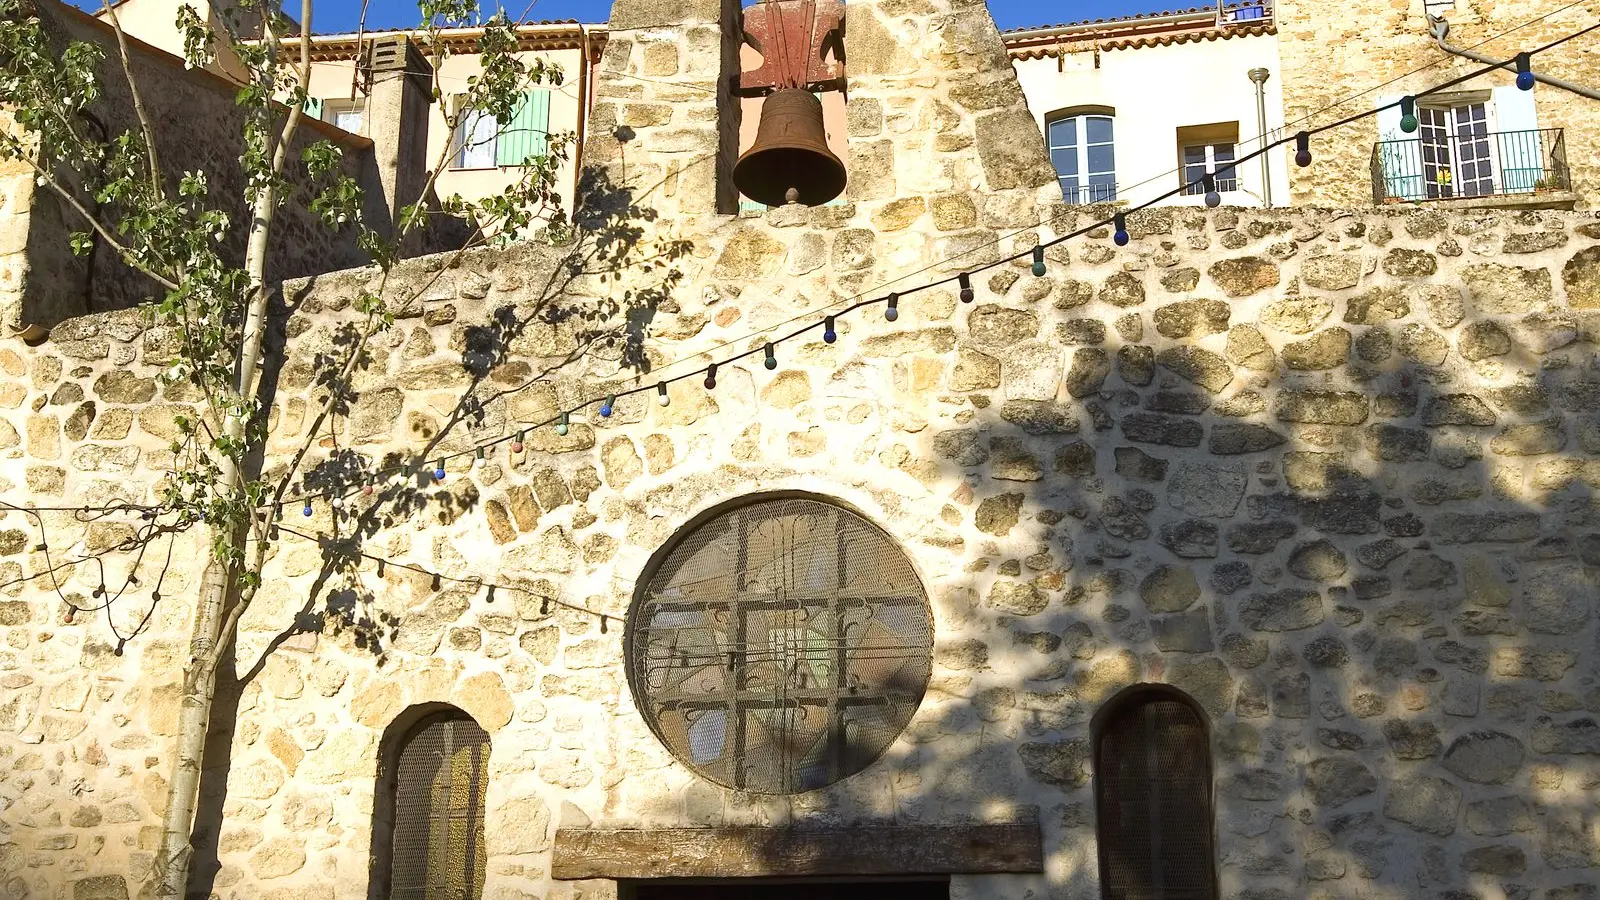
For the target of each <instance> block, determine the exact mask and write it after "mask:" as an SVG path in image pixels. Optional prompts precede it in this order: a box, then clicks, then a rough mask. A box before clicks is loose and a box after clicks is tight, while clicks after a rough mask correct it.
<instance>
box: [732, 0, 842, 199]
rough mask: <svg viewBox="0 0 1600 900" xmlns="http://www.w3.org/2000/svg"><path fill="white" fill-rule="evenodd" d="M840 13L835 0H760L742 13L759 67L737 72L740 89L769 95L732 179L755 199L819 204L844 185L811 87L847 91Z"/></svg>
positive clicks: (748, 94)
mask: <svg viewBox="0 0 1600 900" xmlns="http://www.w3.org/2000/svg"><path fill="white" fill-rule="evenodd" d="M843 19H844V5H843V4H842V3H840V2H839V0H762V2H760V3H757V4H755V5H754V6H751V7H749V8H747V9H746V10H745V11H744V37H745V40H746V41H747V42H748V43H749V44H750V45H751V46H753V47H755V49H756V50H758V51H759V52H760V53H761V65H760V66H759V67H758V68H756V69H754V70H752V71H749V72H744V73H742V74H741V75H740V76H739V93H740V95H742V96H746V97H765V98H766V100H765V102H763V103H762V104H761V122H760V124H759V125H758V126H757V128H756V139H755V143H754V144H752V145H751V146H750V149H749V150H746V151H745V152H744V153H742V154H740V156H739V160H738V161H737V162H736V163H734V165H733V183H734V185H735V186H737V187H738V188H739V192H740V193H741V194H744V195H745V196H746V197H749V198H750V199H751V200H754V201H756V202H757V203H765V204H766V205H768V206H782V205H784V204H786V203H801V204H804V205H806V206H820V205H821V204H824V203H827V202H828V201H829V200H832V199H833V198H835V197H837V196H839V194H840V193H841V192H843V191H844V185H845V170H844V163H843V162H841V161H840V160H839V157H837V156H835V155H834V154H833V151H832V150H829V149H828V138H827V133H826V132H825V131H824V130H823V127H822V101H821V100H819V99H817V97H816V94H814V93H813V92H814V91H825V90H843V89H844V72H843V67H842V66H841V65H840V63H839V58H840V56H841V55H842V53H841V49H840V48H841V46H842V44H841V42H840V39H839V38H840V32H841V29H842V22H843ZM829 50H831V51H832V56H831V58H828V59H824V54H825V53H827V52H828V51H829Z"/></svg>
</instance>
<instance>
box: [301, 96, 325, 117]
mask: <svg viewBox="0 0 1600 900" xmlns="http://www.w3.org/2000/svg"><path fill="white" fill-rule="evenodd" d="M302 108H303V109H304V110H305V114H306V115H308V116H310V117H311V118H313V119H320V118H322V101H321V100H319V99H317V98H316V97H307V98H306V105H305V106H304V107H302Z"/></svg>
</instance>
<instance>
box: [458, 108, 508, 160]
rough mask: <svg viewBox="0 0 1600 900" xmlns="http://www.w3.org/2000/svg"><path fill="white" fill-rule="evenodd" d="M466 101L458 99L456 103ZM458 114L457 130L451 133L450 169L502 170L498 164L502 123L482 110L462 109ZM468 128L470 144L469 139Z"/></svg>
mask: <svg viewBox="0 0 1600 900" xmlns="http://www.w3.org/2000/svg"><path fill="white" fill-rule="evenodd" d="M463 99H464V98H457V102H458V103H459V102H462V101H463ZM456 115H457V117H458V118H457V121H456V127H455V128H454V129H453V130H452V131H451V133H450V168H451V169H452V170H456V171H473V170H483V169H498V168H500V164H499V162H498V161H497V160H498V156H497V152H498V150H499V145H500V123H499V122H498V121H496V120H495V117H494V116H492V115H489V114H488V113H487V112H486V111H484V110H482V109H475V110H465V109H462V110H460V111H458V112H457V113H456ZM469 128H470V129H471V131H470V134H471V135H472V139H471V143H468V139H467V134H468V129H469ZM485 129H487V133H485Z"/></svg>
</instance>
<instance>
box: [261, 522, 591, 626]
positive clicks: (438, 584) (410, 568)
mask: <svg viewBox="0 0 1600 900" xmlns="http://www.w3.org/2000/svg"><path fill="white" fill-rule="evenodd" d="M276 527H277V528H278V530H279V531H281V532H282V533H284V534H290V535H293V536H295V537H297V538H300V539H301V540H306V541H310V542H312V543H314V544H322V543H323V542H324V541H325V540H327V538H326V537H325V536H323V535H316V534H307V533H306V532H304V531H300V530H299V529H296V528H291V527H289V526H288V525H284V524H282V523H279V524H278V525H277V526H276ZM342 552H345V553H348V554H349V555H351V556H356V557H359V558H361V559H365V560H369V561H371V562H373V563H376V564H377V572H378V577H380V578H382V577H383V573H384V570H385V569H387V568H391V567H392V568H396V569H402V570H404V571H407V572H415V573H417V574H418V575H426V576H428V580H429V586H430V588H431V589H432V590H433V591H435V592H438V591H441V590H443V589H444V583H445V582H447V581H448V582H451V583H453V584H465V585H471V586H472V587H473V588H474V589H478V588H484V589H487V591H488V594H487V595H486V598H485V599H486V600H487V601H488V602H490V603H493V602H494V599H495V594H496V593H500V592H504V593H508V594H522V595H524V596H528V597H533V598H534V599H536V600H538V601H539V614H540V615H542V616H547V615H549V614H550V609H551V607H559V608H561V609H565V610H569V611H571V612H575V613H582V614H584V615H588V616H593V617H595V618H597V619H599V620H600V633H601V634H605V633H606V632H607V631H608V630H609V629H610V626H611V621H612V620H613V619H615V618H617V617H616V616H614V615H612V614H611V613H603V612H600V611H599V610H594V609H590V608H589V607H587V606H583V605H581V604H577V603H570V602H568V601H566V600H562V599H561V598H559V597H551V596H549V595H547V594H541V593H538V592H536V591H533V590H531V589H529V588H527V587H524V586H522V585H518V584H508V583H505V582H499V581H490V580H488V579H486V578H480V577H478V576H475V575H474V576H468V577H461V576H456V575H445V574H444V573H442V572H437V571H435V570H433V569H429V568H426V567H424V566H419V565H417V564H416V563H408V562H401V561H399V560H394V559H390V558H388V557H386V556H378V555H376V554H373V553H368V552H366V551H365V550H359V549H355V548H346V549H345V550H343V551H342Z"/></svg>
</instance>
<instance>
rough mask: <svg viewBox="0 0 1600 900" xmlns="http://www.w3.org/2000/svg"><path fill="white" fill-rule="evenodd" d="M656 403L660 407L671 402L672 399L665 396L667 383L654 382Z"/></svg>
mask: <svg viewBox="0 0 1600 900" xmlns="http://www.w3.org/2000/svg"><path fill="white" fill-rule="evenodd" d="M656 402H657V403H659V404H661V405H662V406H666V405H667V404H669V403H671V402H672V398H671V397H668V396H667V383H666V382H665V381H658V382H656Z"/></svg>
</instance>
